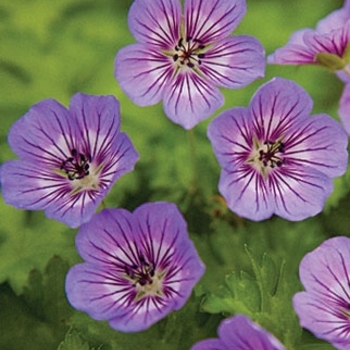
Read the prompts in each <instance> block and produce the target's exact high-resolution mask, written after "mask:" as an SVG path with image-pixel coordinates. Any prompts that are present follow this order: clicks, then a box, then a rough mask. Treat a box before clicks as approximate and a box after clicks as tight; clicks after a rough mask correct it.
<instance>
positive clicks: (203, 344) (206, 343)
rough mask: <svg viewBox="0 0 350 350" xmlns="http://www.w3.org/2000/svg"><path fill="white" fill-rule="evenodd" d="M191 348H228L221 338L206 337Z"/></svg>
mask: <svg viewBox="0 0 350 350" xmlns="http://www.w3.org/2000/svg"><path fill="white" fill-rule="evenodd" d="M190 350H227V346H226V345H225V344H224V343H223V342H222V341H221V340H220V339H205V340H201V341H199V342H198V343H196V344H194V345H193V346H192V347H191V349H190Z"/></svg>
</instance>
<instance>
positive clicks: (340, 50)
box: [304, 21, 350, 58]
mask: <svg viewBox="0 0 350 350" xmlns="http://www.w3.org/2000/svg"><path fill="white" fill-rule="evenodd" d="M349 41H350V21H349V22H347V23H346V24H345V26H344V27H342V28H340V29H338V30H334V31H332V32H330V33H325V34H320V33H318V32H316V31H309V32H306V33H305V34H304V42H305V45H306V46H307V47H310V48H311V50H312V51H313V52H315V53H325V52H327V53H331V54H334V55H337V56H339V57H341V58H342V57H343V54H344V52H345V49H346V47H347V45H348V43H349Z"/></svg>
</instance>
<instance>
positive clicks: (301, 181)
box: [208, 78, 348, 220]
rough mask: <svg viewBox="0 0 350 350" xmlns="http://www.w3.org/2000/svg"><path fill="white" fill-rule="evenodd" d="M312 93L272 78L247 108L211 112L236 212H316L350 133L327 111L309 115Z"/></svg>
mask: <svg viewBox="0 0 350 350" xmlns="http://www.w3.org/2000/svg"><path fill="white" fill-rule="evenodd" d="M311 109H312V100H311V99H310V97H309V95H308V94H307V93H306V92H305V91H304V90H303V89H302V88H301V87H299V86H298V85H297V84H296V83H294V82H292V81H288V80H284V79H281V78H275V79H273V80H271V81H270V82H268V83H266V84H264V85H263V86H262V87H261V88H260V89H259V90H258V91H257V92H256V94H255V95H254V97H253V98H252V101H251V104H250V106H249V107H248V108H243V107H239V108H233V109H230V110H227V111H225V112H223V113H222V114H221V115H219V116H218V117H217V118H216V119H214V120H213V121H212V122H211V124H210V125H209V128H208V136H209V138H210V140H211V142H212V145H213V148H214V152H215V154H216V157H217V158H218V161H219V163H220V165H221V167H222V168H223V169H222V172H221V177H220V183H219V189H220V192H221V193H222V195H223V196H224V197H225V199H226V201H227V204H228V207H229V208H230V209H231V210H232V211H234V212H236V213H237V214H238V215H240V216H243V217H246V218H249V219H252V220H263V219H266V218H269V217H270V216H271V215H272V214H274V213H275V214H277V215H279V216H281V217H283V218H285V219H288V220H302V219H305V218H307V217H309V216H313V215H316V214H317V213H319V212H320V211H321V210H322V208H323V205H324V202H325V200H326V198H327V197H328V196H329V194H330V193H331V192H332V189H333V183H332V179H331V178H333V177H336V176H340V175H341V174H343V173H344V172H345V170H346V168H347V162H348V154H347V151H346V148H347V143H348V137H347V135H346V133H345V132H344V130H343V129H342V128H341V126H340V125H339V124H338V123H337V122H336V121H335V120H333V119H332V118H331V117H329V116H328V115H325V114H320V115H316V116H313V117H310V116H309V114H310V112H311Z"/></svg>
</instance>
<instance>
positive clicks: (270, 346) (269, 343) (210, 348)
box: [191, 315, 285, 350]
mask: <svg viewBox="0 0 350 350" xmlns="http://www.w3.org/2000/svg"><path fill="white" fill-rule="evenodd" d="M218 335H219V339H206V340H202V341H200V342H198V343H196V344H195V345H194V346H192V348H191V350H233V349H234V350H253V349H254V350H262V349H264V350H285V347H284V346H283V345H282V344H281V343H280V342H279V341H278V340H277V339H276V338H275V337H274V336H273V335H272V334H270V333H269V332H267V331H266V330H265V329H263V328H261V327H260V326H259V325H258V324H256V323H254V322H252V321H251V320H250V319H249V318H248V317H247V316H244V315H236V316H233V317H230V318H227V319H225V320H223V321H222V322H221V323H220V326H219V328H218Z"/></svg>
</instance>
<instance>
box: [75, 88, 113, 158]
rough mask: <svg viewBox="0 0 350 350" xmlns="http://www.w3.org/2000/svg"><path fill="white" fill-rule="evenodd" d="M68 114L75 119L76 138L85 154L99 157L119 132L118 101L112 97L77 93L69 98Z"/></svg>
mask: <svg viewBox="0 0 350 350" xmlns="http://www.w3.org/2000/svg"><path fill="white" fill-rule="evenodd" d="M69 113H70V115H71V117H73V118H75V119H76V124H77V125H78V129H79V134H78V137H79V139H80V140H82V142H81V143H83V144H84V151H85V152H87V153H86V154H90V155H91V156H92V157H101V154H103V153H105V152H106V148H108V145H109V144H110V143H112V142H113V140H114V139H115V137H116V135H117V133H118V132H119V128H120V105H119V101H117V100H116V98H115V97H114V96H91V95H85V94H82V93H78V94H76V95H74V96H73V97H72V98H71V101H70V106H69ZM80 151H81V150H80Z"/></svg>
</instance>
